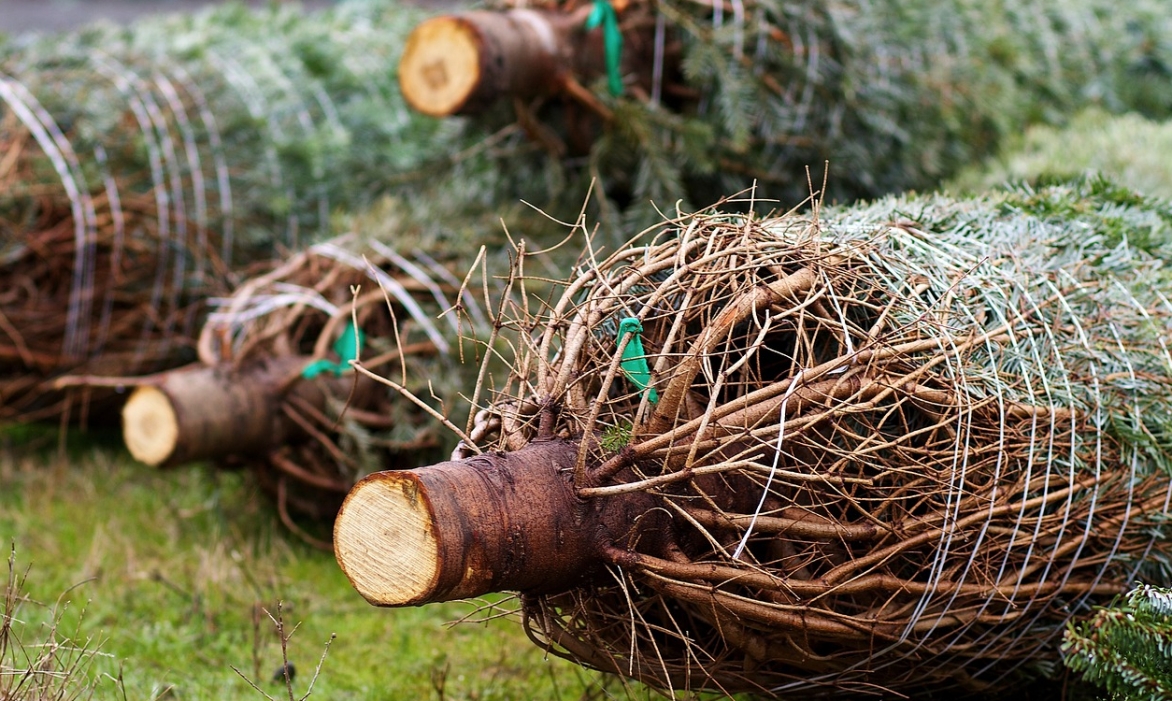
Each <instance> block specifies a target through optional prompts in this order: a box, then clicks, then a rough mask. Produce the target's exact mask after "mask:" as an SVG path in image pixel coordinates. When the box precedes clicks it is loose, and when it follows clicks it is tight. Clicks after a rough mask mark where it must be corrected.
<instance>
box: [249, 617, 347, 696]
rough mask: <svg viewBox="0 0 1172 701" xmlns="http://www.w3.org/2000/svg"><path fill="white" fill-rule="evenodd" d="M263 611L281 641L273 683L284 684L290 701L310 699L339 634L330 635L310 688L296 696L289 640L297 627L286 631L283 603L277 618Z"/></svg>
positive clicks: (253, 686) (254, 685) (262, 691)
mask: <svg viewBox="0 0 1172 701" xmlns="http://www.w3.org/2000/svg"><path fill="white" fill-rule="evenodd" d="M262 610H263V611H264V614H265V615H266V616H268V618H269V620H270V621H272V622H273V628H274V629H275V630H276V633H277V638H278V639H279V640H280V641H281V666H280V667H279V668H278V670H277V674H276V675H275V676H274V677H273V681H276V682H279V683H282V684H283V685H284V687H285V691H286V692H287V693H288V695H289V701H305V700H306V699H308V698H309V697H310V695H312V694H313V686H314V684H317V680H318V677H320V676H321V668H322V665H324V664H325V663H326V657H327V656H328V655H329V654H330V645H332V644H333V643H334V640H335V639H336V638H337V637H338V635H337V633H333V634H331V635H330V639H329V640H327V641H326V643H325V646H324V648H323V649H322V653H321V658H319V659H318V661H317V667H315V668H314V670H313V676H312V677H311V678H310V680H309V686H307V687H306V689H305V693H304V694H303V695H301V696H295V694H294V691H293V679H294V676H295V674H296V672H295V669H296V668H295V667H294V666H293V663H292V662H290V661H289V640H290V639H291V638H292V637H293V634H294V633H296V632H297V626H293V630H288V631H287V630H286V628H285V614H284V602H282V601H278V602H277V614H276V615H275V616H274V615H273V614H272V613H271V612H270V611H269V610H268V609H262ZM232 671H233V672H235V673H236V674H237V675H239V677H240V678H241V679H243V680H244V681H245V682H247V683H248V685H249V686H251V687H252V688H253V689H255V690H256V692H257V693H258V694H260V695H262V696H264V697H265V698H266V699H268V700H269V701H277V699H275V698H273V697H272V696H269V694H268V692H266V691H265V690H264V689H262V688H260V686H259V685H258V684H257V682H256V681H254V680H252V679H249V678H248V676H247V675H246V674H244V672H241V671H240V670H239V669H237V668H236V667H235V666H233V667H232Z"/></svg>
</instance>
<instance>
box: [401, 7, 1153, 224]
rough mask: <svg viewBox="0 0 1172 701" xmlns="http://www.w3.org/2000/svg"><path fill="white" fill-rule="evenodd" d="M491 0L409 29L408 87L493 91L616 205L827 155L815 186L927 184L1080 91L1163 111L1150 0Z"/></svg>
mask: <svg viewBox="0 0 1172 701" xmlns="http://www.w3.org/2000/svg"><path fill="white" fill-rule="evenodd" d="M500 4H502V5H515V6H516V8H518V9H511V10H502V11H499V12H484V11H477V12H471V13H464V14H459V15H452V16H449V17H441V18H436V19H432V20H429V21H427V22H426V23H424V24H423V25H421V26H420V27H419V28H418V29H417V30H416V31H415V32H414V33H413V34H412V37H411V39H410V40H409V42H408V44H407V46H406V48H405V50H404V54H403V61H402V63H401V67H400V80H401V82H402V84H403V89H404V93H405V95H406V97H407V99H408V100H409V101H410V102H411V104H412V105H413V106H415V107H416V108H417V109H420V110H422V111H424V112H426V113H428V114H437V115H439V114H450V113H469V112H476V111H479V110H483V109H485V108H486V106H487V105H489V104H491V103H492V101H493V100H494V99H499V98H502V97H504V98H506V99H505V100H502V101H501V102H503V103H505V108H506V109H505V112H507V115H504V116H502V115H500V114H496V115H492V114H491V113H490V115H489V116H485V117H482V119H484V120H485V121H486V122H487V123H493V120H508V119H514V118H515V119H516V120H517V122H518V123H519V124H520V125H521V126H522V127H523V128H525V129H527V130H528V131H529V132H530V133H532V134H534V136H535V137H536V138H537V140H538V141H539V142H541V143H543V144H545V145H546V146H547V148H549V150H550V151H551V152H554V153H569V154H571V155H573V154H574V153H575V151H577V152H578V153H579V154H580V155H581V154H586V155H587V156H588V157H586V158H583V159H581V160H580V161H579V162H580V163H581V164H582V167H583V168H585V169H586V170H588V171H589V172H590V173H591V174H592V175H596V176H601V181H602V183H603V185H604V186H605V191H606V192H607V193H609V194H610V195H611V196H612V197H614V198H615V201H616V202H618V203H620V204H621V203H624V202H627V201H634V202H635V203H636V204H638V205H642V204H643V203H645V202H646V201H647V200H648V199H653V200H655V201H656V202H658V203H659V204H660V206H665V207H670V206H671V205H672V203H674V202H675V201H676V199H677V198H680V197H685V198H686V199H688V198H690V199H691V201H693V202H697V201H698V202H708V201H712V200H713V199H715V196H717V195H719V194H723V193H728V192H736V191H739V190H740V189H742V188H744V187H746V186H747V185H748V184H750V183H751V182H754V181H755V182H757V183H758V184H759V185H760V186H761V187H762V190H763V192H764V193H765V194H766V195H768V196H773V197H782V198H785V199H792V198H793V197H794V196H797V197H801V196H803V195H805V194H807V192H808V189H807V184H806V182H807V181H806V173H805V168H806V167H808V166H809V167H812V168H813V169H814V171H815V172H816V175H815V178H814V179H815V181H819V180H821V177H820V173H821V171H822V168H823V164H824V162H826V161H829V163H830V173H831V178H830V180H829V183H830V189H829V192H828V193H827V196H828V199H830V200H833V199H840V200H848V199H853V198H856V197H871V196H875V195H879V194H883V193H889V192H897V191H903V190H908V189H915V188H919V189H931V188H934V187H935V186H936V185H938V184H939V183H940V182H941V181H942V180H943V179H945V178H947V177H949V176H950V175H952V174H954V173H955V172H956V171H958V170H959V169H960V168H962V167H964V166H967V165H969V164H971V163H973V162H974V161H977V160H979V159H981V158H982V157H984V156H986V155H989V154H991V153H993V152H994V151H995V149H996V148H997V147H998V145H999V144H1000V143H1001V142H1002V141H1003V140H1004V139H1005V138H1006V137H1007V136H1011V135H1014V134H1017V133H1019V132H1020V131H1021V130H1022V129H1024V128H1025V127H1026V126H1027V125H1029V124H1032V123H1037V122H1046V123H1058V122H1061V121H1063V120H1064V119H1065V118H1066V116H1067V115H1069V114H1070V113H1072V112H1073V111H1074V110H1075V109H1077V108H1078V107H1080V106H1085V105H1089V104H1097V105H1100V106H1101V107H1103V108H1104V109H1107V110H1110V111H1120V110H1127V109H1136V110H1140V111H1142V112H1144V113H1145V114H1147V115H1149V116H1158V117H1165V116H1168V115H1169V114H1170V111H1172V84H1170V83H1169V82H1168V80H1167V75H1168V71H1169V68H1170V67H1172V43H1170V42H1169V39H1168V37H1169V36H1172V7H1170V6H1169V5H1168V4H1167V3H1165V2H1162V0H1141V1H1140V2H1134V3H1127V4H1123V5H1121V4H1119V3H1113V2H1108V1H1107V0H1024V1H1023V2H1012V3H1008V2H1005V3H1003V2H997V3H993V4H990V3H988V2H984V1H983V0H948V1H947V2H938V1H936V0H878V1H876V2H831V3H826V2H820V1H818V0H703V1H701V2H692V1H689V2H680V1H677V0H614V1H613V2H606V1H605V0H597V2H595V3H593V4H591V3H587V2H582V1H581V0H566V1H565V2H559V3H556V4H555V3H546V4H543V5H539V6H537V7H534V6H532V5H531V4H529V3H508V2H504V3H500ZM508 98H512V100H511V101H510V100H509V99H508ZM559 137H560V138H559ZM591 138H594V139H596V141H594V143H593V144H592V145H591V144H590V143H589V142H590V139H591ZM568 163H570V164H573V163H574V161H573V160H572V159H571V160H569V161H568ZM572 167H573V166H572V165H571V168H572Z"/></svg>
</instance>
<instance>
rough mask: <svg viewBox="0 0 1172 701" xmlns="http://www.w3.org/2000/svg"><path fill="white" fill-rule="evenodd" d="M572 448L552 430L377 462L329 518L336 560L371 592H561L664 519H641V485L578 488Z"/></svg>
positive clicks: (428, 598) (407, 596)
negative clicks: (635, 488) (431, 460)
mask: <svg viewBox="0 0 1172 701" xmlns="http://www.w3.org/2000/svg"><path fill="white" fill-rule="evenodd" d="M577 450H578V446H577V444H575V443H570V442H565V441H550V442H544V443H534V444H531V445H529V446H527V447H525V448H524V449H522V450H519V451H517V452H514V453H492V454H484V455H478V456H476V457H472V458H468V459H466V460H460V461H455V462H444V463H440V464H438V465H433V466H431V467H423V468H419V469H416V470H403V471H386V472H378V473H375V474H372V475H370V476H368V477H366V478H365V479H363V480H362V481H360V482H359V483H358V484H356V485H355V486H354V488H353V489H352V490H351V491H350V495H349V496H348V497H346V501H345V503H344V504H343V505H342V509H341V511H340V512H339V513H338V517H337V520H336V521H335V522H334V551H335V554H336V555H337V558H338V564H339V565H341V567H342V570H343V571H344V572H345V573H346V576H347V577H349V578H350V582H351V584H353V585H354V588H355V589H357V590H358V592H359V593H360V594H362V596H363V597H365V598H366V600H367V601H369V602H370V603H372V604H374V605H376V606H405V605H413V604H426V603H432V602H437V601H450V600H453V599H463V598H468V597H474V596H480V595H482V594H486V593H489V592H494V591H525V592H558V591H562V590H564V589H567V588H570V587H572V586H578V585H581V584H582V583H583V582H584V581H585V580H586V579H587V578H589V577H590V576H591V575H592V574H593V572H594V571H595V570H597V569H598V567H599V565H601V564H602V563H603V562H604V556H603V553H604V552H605V551H606V550H607V548H608V547H611V546H613V545H618V546H619V547H626V546H628V545H630V544H632V543H633V542H635V540H637V539H641V545H640V549H644V548H651V549H652V550H657V549H658V547H657V545H658V544H659V543H661V542H662V538H663V530H664V524H662V523H660V522H658V521H657V519H655V518H644V519H642V520H639V519H638V517H639V516H640V515H642V514H645V513H646V512H647V511H648V510H649V507H650V502H649V497H647V496H646V495H645V494H642V493H638V494H633V495H629V498H622V499H617V498H616V499H597V500H590V501H584V500H580V499H578V498H577V497H575V496H574V489H573V476H572V473H573V467H574V462H575V458H576V456H577ZM637 523H638V526H637V528H636V524H637Z"/></svg>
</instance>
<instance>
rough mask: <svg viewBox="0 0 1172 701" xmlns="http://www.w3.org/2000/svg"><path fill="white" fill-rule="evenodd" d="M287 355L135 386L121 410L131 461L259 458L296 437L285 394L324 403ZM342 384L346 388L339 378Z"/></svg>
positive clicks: (300, 364) (299, 361)
mask: <svg viewBox="0 0 1172 701" xmlns="http://www.w3.org/2000/svg"><path fill="white" fill-rule="evenodd" d="M309 362H310V359H308V358H304V357H299V356H294V357H286V358H277V359H272V360H265V361H261V362H258V363H253V364H249V365H246V366H244V367H241V368H232V367H227V366H221V367H207V366H202V365H200V366H194V367H188V368H184V369H180V370H175V371H172V372H166V373H161V374H159V375H156V376H155V377H154V378H151V379H150V380H148V381H146V382H145V383H144V384H142V385H141V386H139V387H138V388H137V389H136V390H135V391H134V393H133V394H131V396H130V399H128V400H127V402H126V405H125V406H124V407H123V409H122V437H123V439H124V441H125V442H126V447H127V448H128V449H129V450H130V453H131V455H133V456H134V457H135V459H136V460H139V461H141V462H144V463H146V464H148V465H153V466H157V467H162V466H168V465H178V464H181V463H185V462H192V461H195V460H208V459H214V458H219V457H224V456H226V455H246V454H254V453H260V452H263V451H265V450H268V449H270V448H273V447H275V446H278V445H281V444H282V443H284V442H286V441H288V440H290V439H292V438H293V437H295V436H297V435H299V434H300V433H301V432H302V431H301V429H300V428H299V427H298V426H297V425H296V424H295V423H294V422H292V421H290V420H289V419H288V418H287V417H286V416H285V414H284V412H283V411H282V408H281V406H282V402H283V401H284V400H285V399H286V397H288V396H290V394H295V395H296V396H297V397H299V398H300V399H302V400H303V401H305V402H308V403H309V404H310V405H311V406H315V407H317V408H321V407H322V406H324V405H325V401H326V392H325V391H324V390H323V388H322V387H321V386H320V385H319V384H318V382H317V381H312V382H311V381H305V380H301V379H300V373H301V370H302V369H303V368H304V367H305V366H306V365H307V364H308V363H309ZM339 381H344V382H351V381H352V380H351V379H350V378H345V379H343V380H339Z"/></svg>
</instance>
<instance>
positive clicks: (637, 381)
mask: <svg viewBox="0 0 1172 701" xmlns="http://www.w3.org/2000/svg"><path fill="white" fill-rule="evenodd" d="M641 333H643V324H641V323H640V322H639V320H638V319H636V318H635V317H633V316H629V317H627V318H625V319H623V320H622V321H620V322H619V335H618V344H619V345H620V346H621V345H622V343H623V337H624V336H626V335H627V334H632V336H631V338H630V340H628V341H627V345H626V346H625V347H624V348H623V359H622V361H621V362H619V367H620V368H622V371H623V374H624V375H626V376H627V379H628V380H630V381H631V384H633V385H635V386H636V387H638V388H639V389H640V390H645V391H646V392H647V398H648V399H649V400H650V401H651V403H652V404H655V403H656V402H658V401H659V394H658V393H657V392H656V391H655V388H654V387H652V386H651V368H649V367H648V366H647V354H646V353H644V352H643V337H642V336H640V335H639V334H641Z"/></svg>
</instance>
